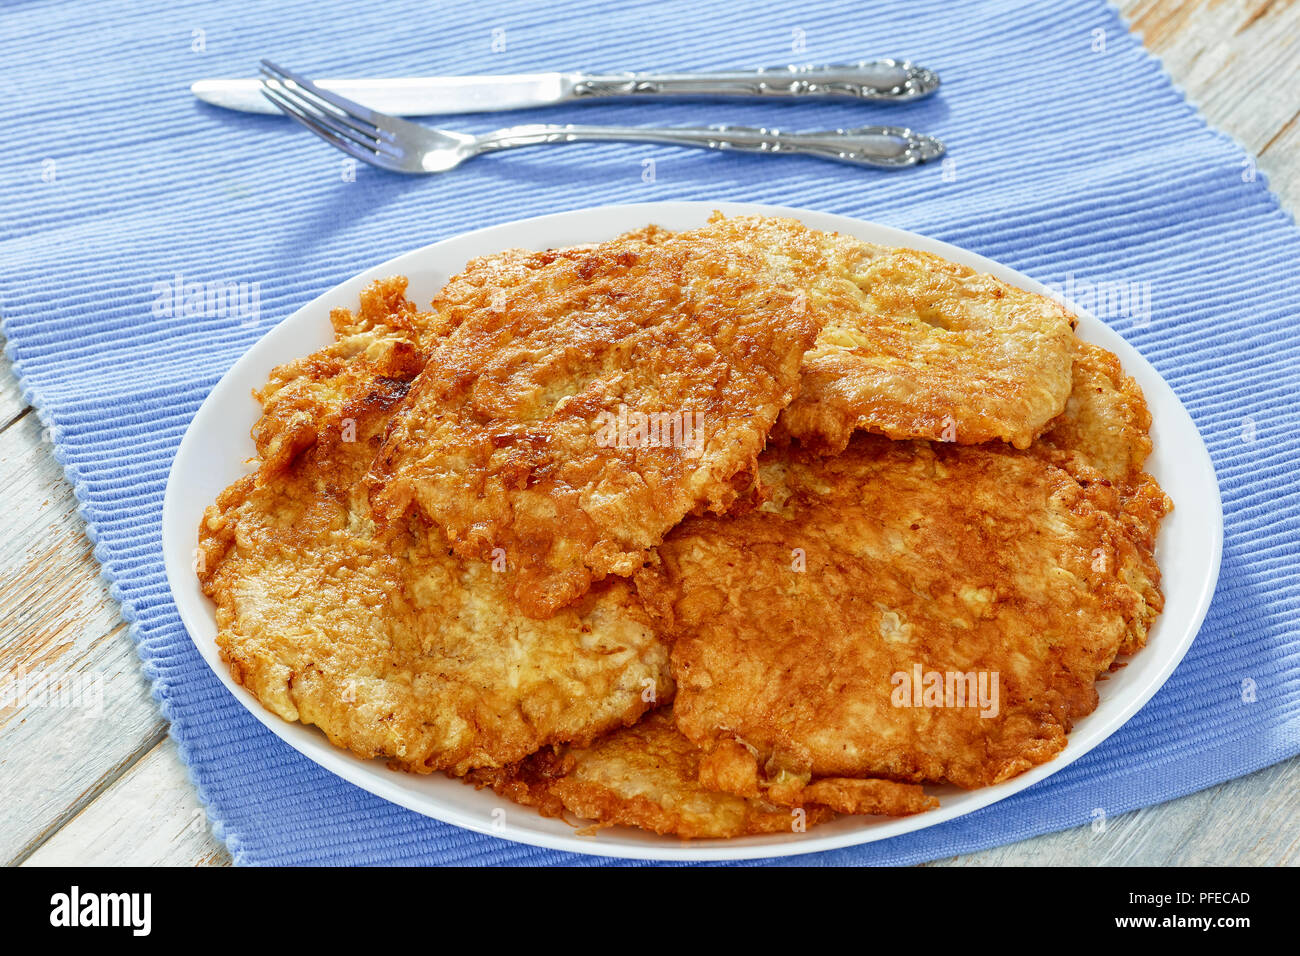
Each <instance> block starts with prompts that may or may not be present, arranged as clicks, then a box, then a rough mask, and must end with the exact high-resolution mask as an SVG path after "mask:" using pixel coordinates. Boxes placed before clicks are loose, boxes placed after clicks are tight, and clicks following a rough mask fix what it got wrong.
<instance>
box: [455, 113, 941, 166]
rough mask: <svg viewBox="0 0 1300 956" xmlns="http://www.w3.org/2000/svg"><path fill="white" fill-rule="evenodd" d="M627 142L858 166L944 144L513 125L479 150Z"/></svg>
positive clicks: (829, 134) (897, 133)
mask: <svg viewBox="0 0 1300 956" xmlns="http://www.w3.org/2000/svg"><path fill="white" fill-rule="evenodd" d="M580 142H623V143H666V144H669V145H673V146H695V147H699V148H701V149H720V150H735V151H740V152H747V153H775V154H779V155H801V156H816V157H818V158H820V159H829V160H834V161H836V162H840V163H852V164H853V165H856V166H879V167H883V168H885V169H897V168H901V167H904V166H915V165H916V164H917V163H923V162H926V161H927V160H931V159H937V158H938V157H940V156H942V155H943V152H944V145H943V143H941V142H939V140H937V139H935V138H934V137H932V136H925V135H923V134H921V133H914V132H912V130H910V129H907V128H905V127H902V126H862V127H859V128H857V129H836V130H826V131H822V132H816V133H783V132H781V131H780V130H777V129H764V128H751V127H746V126H707V127H700V128H696V129H691V128H678V129H646V128H643V127H637V126H578V125H564V126H554V125H543V124H530V125H527V126H511V127H509V128H508V129H502V130H497V131H496V132H495V133H487V134H485V135H483V136H480V137H478V139H477V141H476V142H475V144H474V152H475V153H476V154H477V153H487V152H496V151H497V150H502V149H514V148H515V147H518V146H541V145H545V144H550V143H580Z"/></svg>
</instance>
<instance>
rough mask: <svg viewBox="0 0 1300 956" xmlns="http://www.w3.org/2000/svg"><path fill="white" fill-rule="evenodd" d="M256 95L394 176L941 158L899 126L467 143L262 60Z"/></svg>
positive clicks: (509, 137) (601, 129)
mask: <svg viewBox="0 0 1300 956" xmlns="http://www.w3.org/2000/svg"><path fill="white" fill-rule="evenodd" d="M262 95H263V96H265V97H266V98H267V99H269V100H270V101H271V102H272V103H274V104H275V105H276V106H277V107H279V109H280V110H281V112H283V113H285V114H286V115H287V116H289V117H290V118H291V119H295V120H297V121H298V122H299V123H301V124H302V125H303V126H305V127H307V128H308V129H309V130H311V131H312V132H313V133H315V134H316V135H317V136H319V137H320V138H321V139H323V140H325V142H327V143H329V144H330V145H331V146H335V147H337V148H339V149H341V150H343V152H345V153H347V154H348V155H349V156H353V157H355V158H357V159H359V160H361V161H362V162H366V163H369V164H370V165H372V166H378V167H379V168H380V169H391V170H394V171H396V172H399V173H445V172H447V171H448V170H450V169H455V168H456V167H457V166H459V165H460V164H461V163H463V162H465V160H467V159H473V158H474V157H475V156H479V155H482V154H483V153H494V152H497V151H498V150H502V149H513V148H515V147H516V146H540V145H543V144H548V143H578V142H625V143H668V144H671V145H675V146H695V147H700V148H703V149H720V150H737V151H742V152H749V153H773V154H777V155H802V156H816V157H818V158H819V159H830V160H835V161H836V162H841V163H852V164H854V165H857V166H879V167H882V168H885V169H899V168H901V167H904V166H915V165H916V164H917V163H923V162H926V161H927V160H932V159H937V158H938V157H940V156H942V155H943V152H944V146H943V143H941V142H939V141H938V140H937V139H935V138H933V137H932V136H925V135H922V134H921V133H914V132H912V131H911V130H910V129H907V128H905V127H901V126H863V127H859V128H857V129H837V130H829V131H825V132H817V133H782V132H781V131H780V130H775V129H752V128H748V127H740V126H709V127H700V128H694V129H691V128H675V129H644V128H640V127H635V126H576V125H564V126H557V125H543V124H537V123H534V124H530V125H526V126H511V127H509V128H508V129H500V130H497V131H496V132H495V133H484V134H483V135H482V136H471V135H469V134H468V133H456V132H453V131H451V130H444V129H430V128H429V127H427V126H419V125H417V124H416V123H410V122H407V121H406V120H403V119H398V118H397V117H396V116H389V115H388V114H386V113H379V112H376V111H375V110H371V109H366V107H364V106H362V105H361V104H359V103H354V102H353V101H352V100H349V99H347V98H345V97H342V96H339V95H338V94H337V93H331V92H329V91H328V90H323V89H321V88H320V87H318V86H317V85H316V84H315V83H313V82H311V80H309V79H307V78H306V77H303V76H299V75H298V74H296V73H292V72H290V71H289V70H286V69H283V68H282V67H278V66H276V65H275V64H274V63H271V62H270V61H269V60H263V61H262Z"/></svg>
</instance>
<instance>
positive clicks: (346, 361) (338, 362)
mask: <svg viewBox="0 0 1300 956" xmlns="http://www.w3.org/2000/svg"><path fill="white" fill-rule="evenodd" d="M390 291H391V290H390ZM378 294H379V292H377V291H375V292H374V293H373V295H378ZM373 295H372V296H371V298H370V299H365V298H363V309H362V311H363V312H364V311H365V305H364V303H365V302H366V301H371V302H373V301H374V298H373ZM399 298H400V297H399ZM388 301H389V302H390V305H391V307H393V308H394V309H396V310H397V311H398V312H399V313H401V315H406V316H409V315H412V314H414V313H411V312H410V311H409V310H407V308H406V306H405V303H404V302H398V301H396V300H391V299H390V300H388ZM357 318H358V317H356V316H345V315H339V316H336V320H335V324H336V328H339V330H340V335H341V338H340V341H339V342H338V343H336V345H335V346H331V347H330V348H327V349H325V350H322V352H319V353H317V354H316V355H314V356H311V357H309V358H307V359H304V360H300V361H299V362H295V363H291V365H290V366H286V367H281V368H280V369H277V370H276V372H274V373H273V374H272V377H271V381H272V383H273V384H272V385H271V386H268V388H267V389H265V390H263V393H262V395H263V399H264V401H266V403H267V409H268V414H267V416H265V417H264V418H263V419H262V420H261V421H260V422H259V423H258V426H257V428H255V429H254V433H255V435H257V438H258V446H259V448H263V449H266V450H269V451H272V452H273V454H271V457H266V458H263V459H262V460H261V461H260V462H259V467H258V470H257V472H256V473H254V474H250V475H248V476H247V477H245V478H243V479H241V480H240V481H238V482H236V483H235V484H233V485H231V486H230V487H229V488H227V489H226V490H225V491H224V492H223V493H222V494H221V496H220V497H219V498H218V500H217V503H216V505H215V506H214V507H211V508H209V509H208V510H207V512H206V514H205V515H204V519H203V522H202V526H201V528H200V552H199V555H200V560H201V568H200V573H199V577H200V580H201V583H202V585H203V589H204V592H205V593H206V594H207V595H208V596H209V597H211V598H212V600H213V601H214V602H215V604H216V617H217V629H218V634H217V643H218V645H219V646H220V648H221V651H222V655H223V657H224V658H225V660H226V661H227V662H228V664H229V666H230V669H231V673H232V675H233V676H234V678H235V679H236V681H238V682H239V683H240V684H242V685H243V686H244V687H246V688H248V690H250V691H251V692H252V693H253V694H254V695H255V696H256V697H257V698H258V699H259V700H260V701H261V702H262V704H263V705H264V706H265V707H267V709H269V710H271V711H272V712H273V713H275V714H277V715H278V716H280V717H282V718H283V719H285V720H289V721H301V722H302V723H304V724H309V725H315V726H317V727H319V728H320V729H321V730H322V731H324V732H325V734H326V735H327V736H328V737H329V739H330V741H331V742H332V743H334V744H335V745H337V746H340V747H344V748H347V749H350V750H352V751H354V752H355V753H357V754H359V755H360V756H362V757H386V758H389V760H390V761H391V762H392V763H393V764H394V765H395V766H398V767H401V768H402V769H405V770H409V771H413V772H419V773H427V772H430V771H433V770H438V769H446V770H447V771H448V772H450V773H453V774H463V773H465V772H466V771H468V770H469V769H471V768H474V767H484V766H487V767H495V766H502V765H505V764H508V763H511V762H514V761H518V760H520V759H522V758H523V757H525V756H526V755H528V754H530V753H532V752H534V751H536V750H537V749H538V748H540V747H543V746H547V745H549V744H555V743H562V742H566V741H579V742H585V741H588V740H591V739H592V738H594V737H595V736H596V735H598V734H600V733H602V732H605V731H608V730H610V729H612V728H615V727H620V726H623V725H625V724H628V723H631V722H633V721H635V720H636V719H637V718H638V717H639V716H640V715H641V713H642V712H643V711H644V710H646V708H648V707H649V706H651V704H650V701H652V700H653V699H654V698H655V696H659V697H664V696H667V695H670V694H671V691H672V688H671V682H670V680H669V678H668V649H667V646H666V644H664V642H663V641H662V640H661V639H660V637H659V634H658V631H657V629H656V627H655V625H654V622H653V621H652V620H651V617H650V615H649V613H648V612H647V610H646V609H645V607H644V606H643V604H642V602H641V601H640V600H639V599H638V598H637V597H636V595H635V593H634V592H633V590H632V589H631V588H630V587H629V586H628V584H627V582H624V581H622V580H617V579H616V580H612V581H610V582H607V583H606V584H604V585H601V586H599V587H597V588H594V589H593V590H592V591H591V592H590V593H589V594H587V595H586V596H585V597H584V599H583V600H582V601H581V602H579V603H577V604H575V605H574V606H572V607H570V608H567V609H565V610H564V611H563V612H562V613H560V614H558V615H556V616H555V617H553V618H551V619H550V620H548V621H534V620H531V619H529V618H526V617H524V616H522V615H521V614H520V613H519V612H518V609H517V608H516V607H515V603H514V601H513V599H512V598H511V597H510V595H509V586H508V582H507V578H506V575H504V574H501V573H496V572H494V571H493V569H492V566H491V565H490V564H489V563H484V562H478V561H474V562H467V561H464V560H462V559H460V558H457V557H455V556H453V555H452V554H451V552H450V548H449V547H448V545H447V542H446V540H445V539H444V538H443V537H442V536H441V534H440V532H439V531H438V530H437V529H436V528H434V527H430V526H429V525H428V524H427V522H425V521H424V520H423V519H422V518H420V517H419V516H418V515H409V516H405V517H404V518H403V519H402V522H403V526H402V527H401V528H398V529H389V533H388V534H387V535H385V536H384V538H382V539H381V538H380V537H379V536H378V535H377V534H376V528H375V523H374V521H373V519H372V517H371V514H370V508H369V500H368V496H367V493H366V490H365V488H364V487H363V486H362V485H361V479H362V477H363V476H364V475H365V473H366V470H367V469H368V468H369V466H370V463H371V461H372V459H373V457H374V455H375V453H376V451H377V449H378V447H379V444H380V440H381V438H382V434H383V432H384V430H385V428H386V427H387V424H388V421H389V418H390V417H391V415H392V412H393V408H394V407H395V406H396V404H397V403H398V402H399V401H400V399H401V398H402V397H403V396H404V394H405V392H406V390H407V389H408V388H409V386H410V379H411V378H412V377H413V376H414V375H415V374H416V372H418V370H419V367H420V365H421V364H422V363H421V361H420V359H419V358H418V355H422V354H424V352H423V349H424V347H426V346H427V342H426V341H425V340H424V338H423V331H424V330H423V329H421V330H415V331H416V332H418V333H420V334H412V335H411V336H410V338H406V339H400V341H399V342H394V341H392V339H393V338H394V335H393V327H394V323H375V324H374V325H372V326H371V327H369V328H365V329H357V328H356V324H357V322H356V320H357ZM429 322H430V323H431V326H430V328H435V327H436V325H437V322H438V320H437V319H436V317H429ZM367 338H369V339H371V341H370V342H369V344H365V342H364V341H363V340H365V339H367ZM412 353H414V354H416V355H417V357H415V358H412ZM394 356H400V358H398V359H394Z"/></svg>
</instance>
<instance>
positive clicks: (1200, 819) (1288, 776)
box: [927, 757, 1300, 866]
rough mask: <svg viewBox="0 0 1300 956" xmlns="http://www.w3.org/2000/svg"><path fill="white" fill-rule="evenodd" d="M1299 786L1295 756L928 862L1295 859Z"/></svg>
mask: <svg viewBox="0 0 1300 956" xmlns="http://www.w3.org/2000/svg"><path fill="white" fill-rule="evenodd" d="M1298 792H1300V757H1297V758H1295V759H1292V760H1287V761H1283V762H1282V763H1279V764H1274V765H1273V766H1272V767H1266V768H1265V769H1263V770H1260V771H1259V772H1258V773H1253V774H1250V775H1249V776H1245V777H1238V778H1237V779H1236V780H1229V781H1228V782H1227V783H1224V784H1220V785H1219V786H1217V787H1210V788H1209V789H1207V790H1202V791H1201V792H1199V793H1193V794H1189V795H1188V796H1186V797H1182V798H1181V799H1178V800H1172V801H1170V802H1169V803H1162V804H1158V805H1156V806H1154V807H1143V808H1142V809H1140V810H1134V811H1133V812H1132V813H1126V814H1122V815H1120V816H1116V817H1109V818H1106V817H1099V818H1098V822H1093V821H1092V820H1089V821H1088V822H1087V823H1084V824H1083V825H1081V826H1077V827H1074V828H1073V829H1070V830H1062V831H1061V832H1060V833H1049V834H1047V835H1045V836H1041V837H1035V838H1034V839H1032V840H1025V841H1023V842H1021V843H1012V844H1008V845H1007V846H1000V847H994V848H993V849H991V850H984V851H981V852H979V853H968V854H966V855H965V856H959V857H951V858H949V859H946V860H936V861H935V862H933V863H930V864H927V865H928V866H1233V865H1250V866H1285V865H1293V866H1294V865H1295V864H1296V862H1297V861H1300V831H1298V830H1297V828H1296V822H1295V821H1296V813H1297V811H1298V810H1300V806H1298V805H1297V797H1296V794H1297V793H1298ZM1100 809H1102V810H1103V812H1104V809H1105V808H1100Z"/></svg>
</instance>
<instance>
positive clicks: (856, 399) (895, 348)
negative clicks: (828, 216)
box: [778, 233, 1073, 453]
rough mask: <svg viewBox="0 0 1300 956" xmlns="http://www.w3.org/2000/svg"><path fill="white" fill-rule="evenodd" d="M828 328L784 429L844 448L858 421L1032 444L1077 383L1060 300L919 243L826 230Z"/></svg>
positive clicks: (867, 426)
mask: <svg viewBox="0 0 1300 956" xmlns="http://www.w3.org/2000/svg"><path fill="white" fill-rule="evenodd" d="M818 235H819V236H820V237H821V242H820V250H819V253H820V257H821V263H820V265H821V268H820V269H819V271H818V272H817V273H816V275H815V277H814V278H813V279H811V280H810V283H811V284H810V288H813V289H816V290H818V291H817V292H816V293H815V294H814V296H813V298H814V299H815V300H816V304H817V307H818V314H819V319H820V321H821V324H822V330H821V332H820V334H819V335H818V338H817V342H816V344H815V345H814V346H813V348H812V349H811V351H809V352H808V354H807V355H805V356H804V362H803V389H802V391H801V393H800V395H799V396H798V397H797V398H796V399H795V401H794V402H793V403H791V405H790V407H789V408H787V409H786V410H785V411H784V412H783V413H782V415H781V419H780V421H779V423H778V432H779V433H781V434H784V435H789V436H792V437H795V438H799V439H800V440H801V441H803V442H804V443H805V444H813V443H816V444H819V445H821V446H822V447H823V449H824V450H826V451H829V452H832V453H834V452H838V451H840V450H841V449H843V448H844V447H845V446H846V445H847V444H848V441H849V437H850V436H851V435H852V434H853V432H854V431H856V430H859V429H863V430H867V431H872V432H877V433H879V434H884V435H888V436H889V437H891V438H897V439H904V438H926V439H931V440H935V441H948V442H956V443H959V444H978V443H980V442H986V441H995V440H997V441H1004V442H1010V443H1012V444H1014V445H1015V446H1016V447H1018V448H1025V447H1027V446H1028V445H1029V443H1030V442H1031V441H1033V439H1034V438H1035V437H1036V436H1037V435H1038V434H1039V432H1040V431H1042V429H1043V428H1044V427H1045V426H1046V425H1047V423H1048V421H1050V420H1051V419H1052V418H1053V417H1055V416H1056V415H1058V414H1059V413H1060V412H1061V410H1062V408H1063V407H1064V404H1065V400H1066V396H1067V395H1068V394H1069V392H1070V364H1071V352H1070V350H1071V343H1072V339H1073V334H1072V331H1071V330H1072V328H1073V319H1072V318H1071V316H1070V315H1069V313H1067V312H1066V311H1065V310H1064V309H1063V308H1062V307H1061V306H1060V305H1059V304H1057V303H1056V302H1053V301H1052V300H1051V299H1048V298H1046V297H1044V296H1040V295H1036V294H1034V293H1031V292H1025V291H1023V290H1021V289H1018V288H1016V287H1014V286H1011V285H1008V284H1007V283H1005V282H1002V281H1001V280H999V279H995V278H994V277H992V276H990V275H984V274H981V273H977V272H975V271H974V270H972V269H969V268H967V267H965V266H961V265H958V264H956V263H954V262H949V261H948V260H946V259H943V258H941V257H939V256H935V255H931V254H929V253H925V252H919V251H917V250H914V249H887V248H883V247H881V246H876V245H873V244H871V243H866V242H861V241H859V240H856V239H852V238H850V237H847V236H842V235H839V234H835V233H819V234H818Z"/></svg>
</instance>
